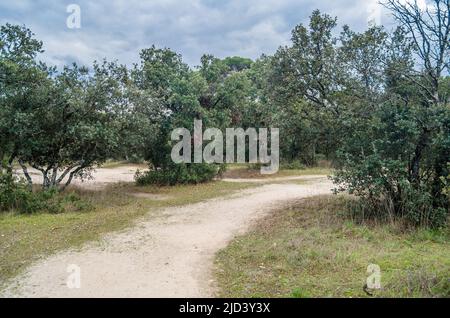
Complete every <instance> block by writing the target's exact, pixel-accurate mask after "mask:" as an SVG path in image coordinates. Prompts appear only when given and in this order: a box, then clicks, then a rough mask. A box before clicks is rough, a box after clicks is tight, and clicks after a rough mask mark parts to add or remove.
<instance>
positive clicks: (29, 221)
mask: <svg viewBox="0 0 450 318" xmlns="http://www.w3.org/2000/svg"><path fill="white" fill-rule="evenodd" d="M254 186H255V185H250V184H234V183H226V182H221V181H217V182H211V183H205V184H199V185H195V186H193V185H190V186H176V187H161V188H156V187H136V186H134V185H132V184H117V185H112V186H109V187H107V188H106V189H104V190H101V191H87V190H81V189H77V188H71V189H69V190H68V191H67V193H64V196H65V197H70V196H76V197H79V198H81V200H80V201H76V202H77V203H75V204H72V203H70V204H68V205H69V206H68V207H66V208H68V211H67V212H65V213H61V214H47V213H36V214H31V215H20V214H16V213H14V212H10V213H1V214H0V285H1V283H2V282H4V281H5V280H6V279H8V278H10V277H13V276H14V275H17V274H18V273H19V272H20V271H21V270H23V269H24V268H25V267H26V266H27V265H29V264H31V262H33V261H35V260H37V259H39V258H40V257H43V256H46V255H49V254H52V253H55V252H57V251H59V250H63V249H66V248H69V247H75V248H76V247H80V246H81V245H82V244H83V243H86V242H88V241H92V240H96V239H98V238H100V237H101V236H102V234H105V233H107V232H111V231H117V230H121V229H124V228H126V227H128V226H130V225H132V222H133V221H134V220H135V219H137V218H138V217H141V216H144V215H149V216H151V215H152V213H155V211H157V210H158V208H164V207H169V206H177V205H185V204H190V203H196V202H199V201H202V200H206V199H210V198H213V197H217V196H224V195H227V194H230V193H233V192H234V191H236V190H239V189H244V188H248V187H254ZM133 193H150V194H158V195H162V196H164V197H165V199H164V200H160V199H158V200H155V199H149V198H145V197H144V198H136V197H134V196H133ZM68 201H70V200H68Z"/></svg>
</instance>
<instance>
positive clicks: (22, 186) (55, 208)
mask: <svg viewBox="0 0 450 318" xmlns="http://www.w3.org/2000/svg"><path fill="white" fill-rule="evenodd" d="M0 211H17V212H19V213H27V214H28V213H34V212H41V211H45V212H48V213H61V212H63V211H64V208H63V205H62V201H61V199H60V198H59V197H58V195H57V190H56V189H53V190H48V191H39V192H32V191H29V188H28V186H27V185H26V183H25V182H23V181H22V180H19V179H17V178H16V177H14V176H12V175H11V174H7V173H5V174H0Z"/></svg>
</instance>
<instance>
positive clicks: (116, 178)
mask: <svg viewBox="0 0 450 318" xmlns="http://www.w3.org/2000/svg"><path fill="white" fill-rule="evenodd" d="M138 169H140V170H141V171H145V170H146V168H143V167H142V165H141V166H139V165H132V164H129V165H122V166H118V167H114V168H97V169H95V170H94V171H93V172H92V179H88V180H83V181H81V180H80V179H76V178H74V179H73V181H72V183H71V185H75V186H80V187H83V188H85V189H90V190H100V189H103V188H104V187H105V186H107V185H108V184H111V183H117V182H134V175H135V174H136V171H137V170H138ZM28 172H29V174H30V176H31V179H32V180H33V183H34V184H42V173H41V172H40V171H38V170H36V169H33V168H29V169H28ZM15 173H16V174H17V175H18V176H20V177H23V176H24V175H23V171H22V169H16V170H15ZM65 180H67V177H66V178H65V179H64V181H65Z"/></svg>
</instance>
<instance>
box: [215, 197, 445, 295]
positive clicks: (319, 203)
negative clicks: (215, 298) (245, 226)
mask: <svg viewBox="0 0 450 318" xmlns="http://www.w3.org/2000/svg"><path fill="white" fill-rule="evenodd" d="M349 200H350V199H349V198H346V197H343V196H340V197H336V196H320V197H315V198H310V199H304V200H301V201H299V202H296V203H295V204H293V205H292V206H291V207H290V208H288V209H284V210H279V211H276V212H274V213H273V214H272V215H270V216H269V217H267V218H265V219H264V220H262V221H261V222H259V223H258V224H257V225H256V226H255V228H254V229H253V230H252V231H251V232H250V233H248V234H246V235H243V236H241V237H238V238H236V239H235V240H234V241H233V242H232V243H231V244H230V245H229V246H228V247H227V248H225V249H224V250H222V251H221V252H220V253H219V254H218V255H217V259H216V265H217V271H216V273H217V277H218V281H219V286H220V287H221V292H220V295H219V296H223V297H367V294H366V293H365V292H364V291H363V286H364V284H365V282H366V279H367V277H368V274H367V273H366V270H367V266H368V265H369V264H378V265H379V266H380V267H381V284H382V289H381V290H376V291H373V294H374V296H375V297H438V296H450V281H449V279H450V244H449V243H450V234H449V232H448V229H447V230H446V231H431V230H426V229H421V230H405V229H404V228H403V227H402V226H401V225H398V224H389V225H380V224H368V223H365V224H357V223H356V222H355V221H353V220H351V219H350V218H349V217H348V213H347V211H348V209H349Z"/></svg>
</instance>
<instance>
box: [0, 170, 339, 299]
mask: <svg viewBox="0 0 450 318" xmlns="http://www.w3.org/2000/svg"><path fill="white" fill-rule="evenodd" d="M265 182H267V180H265ZM331 188H332V185H331V183H330V182H329V181H328V180H327V179H326V178H324V177H320V178H319V177H314V178H313V179H311V180H310V181H308V182H307V183H305V184H288V183H283V184H266V183H265V184H264V185H262V186H261V187H258V188H254V189H247V190H243V191H241V192H239V193H237V194H234V195H231V196H227V197H222V198H216V199H212V200H208V201H205V202H201V203H197V204H192V205H187V206H184V207H176V208H168V209H164V210H162V211H160V212H161V213H160V214H159V215H158V217H156V218H155V217H152V218H147V219H142V220H139V221H138V222H136V226H135V227H133V228H130V229H129V230H126V231H124V232H121V233H113V234H110V235H108V236H106V237H104V239H102V240H101V241H100V242H96V243H90V244H88V245H86V246H85V247H84V248H82V249H81V250H69V251H65V252H61V253H59V254H56V255H54V256H51V257H49V258H47V259H45V260H42V261H40V262H38V263H36V264H34V265H33V266H31V267H30V268H29V269H28V270H27V271H26V272H25V273H24V274H22V275H20V276H19V277H17V278H15V279H14V280H13V281H11V282H10V284H9V285H8V286H7V287H6V289H4V290H3V292H1V293H0V297H213V296H214V295H215V291H216V289H215V282H214V278H213V275H212V271H213V260H214V255H215V253H216V252H217V251H219V250H220V249H222V248H224V247H225V246H226V245H227V243H229V242H230V241H231V240H232V239H233V238H234V237H235V236H236V235H239V234H241V233H244V232H245V231H246V230H248V228H249V227H250V226H251V225H252V224H253V222H254V221H255V220H257V219H258V218H261V217H263V216H264V215H266V214H267V213H268V212H269V211H271V210H272V209H273V208H275V207H279V206H280V205H282V204H285V203H287V202H289V201H291V200H294V199H298V198H303V197H308V196H313V195H318V194H326V193H329V192H330V189H331ZM71 264H75V265H77V266H79V268H80V269H81V275H80V278H81V288H79V289H77V288H74V289H70V288H68V287H67V281H68V278H69V275H70V273H68V272H67V269H68V266H69V265H71Z"/></svg>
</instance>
